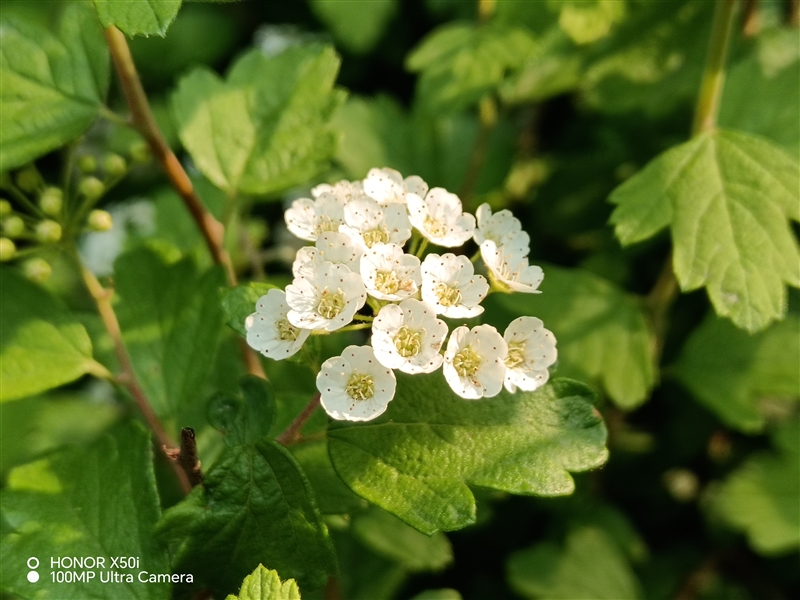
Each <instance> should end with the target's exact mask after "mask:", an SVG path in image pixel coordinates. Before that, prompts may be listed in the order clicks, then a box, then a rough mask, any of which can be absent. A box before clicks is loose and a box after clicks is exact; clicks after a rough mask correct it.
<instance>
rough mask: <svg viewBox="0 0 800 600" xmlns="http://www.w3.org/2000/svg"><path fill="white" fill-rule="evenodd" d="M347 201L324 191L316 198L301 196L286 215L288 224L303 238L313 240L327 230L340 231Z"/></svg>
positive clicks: (292, 230)
mask: <svg viewBox="0 0 800 600" xmlns="http://www.w3.org/2000/svg"><path fill="white" fill-rule="evenodd" d="M344 206H345V201H344V200H343V199H341V198H338V197H337V196H334V195H333V194H331V193H328V192H323V193H321V194H320V195H319V197H318V198H317V199H315V200H311V199H310V198H300V199H299V200H295V201H294V202H292V207H291V208H289V209H288V210H287V211H286V214H285V215H284V217H285V219H286V226H287V227H288V228H289V231H291V232H292V233H293V234H295V235H296V236H297V237H299V238H300V239H303V240H308V241H310V242H313V241H314V240H316V239H317V238H318V237H319V236H320V234H322V233H324V232H326V231H339V226H340V225H341V224H342V223H343V222H344Z"/></svg>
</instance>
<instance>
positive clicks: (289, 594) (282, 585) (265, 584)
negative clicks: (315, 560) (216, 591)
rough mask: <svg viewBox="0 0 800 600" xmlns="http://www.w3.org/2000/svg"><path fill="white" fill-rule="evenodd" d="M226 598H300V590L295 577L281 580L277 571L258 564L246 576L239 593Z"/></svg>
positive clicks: (249, 599) (284, 599)
mask: <svg viewBox="0 0 800 600" xmlns="http://www.w3.org/2000/svg"><path fill="white" fill-rule="evenodd" d="M225 600H300V590H299V589H298V587H297V583H296V582H295V580H294V579H289V580H287V581H281V578H280V576H279V575H278V572H277V571H271V570H270V569H267V568H265V567H264V565H258V566H257V567H256V570H255V571H253V572H252V573H250V575H248V576H247V577H245V578H244V581H243V582H242V587H241V589H240V590H239V595H238V596H234V595H233V594H231V595H229V596H228V597H227V598H226V599H225Z"/></svg>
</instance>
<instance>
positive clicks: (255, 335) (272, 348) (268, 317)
mask: <svg viewBox="0 0 800 600" xmlns="http://www.w3.org/2000/svg"><path fill="white" fill-rule="evenodd" d="M288 312H289V305H288V304H287V303H286V294H285V293H284V291H283V290H270V291H268V292H267V293H266V295H264V296H261V298H259V299H258V302H256V312H255V313H253V314H252V315H250V316H249V317H247V319H245V322H244V326H245V329H246V330H247V343H248V344H249V345H250V347H251V348H253V349H254V350H258V351H259V352H261V354H263V355H264V356H268V357H269V358H274V359H275V360H281V359H283V358H289V357H290V356H292V355H293V354H295V353H296V352H297V351H298V350H300V347H301V346H302V345H303V343H304V342H305V341H306V338H308V335H309V334H310V333H311V332H310V331H309V330H307V329H300V328H298V327H295V326H294V325H292V324H291V323H289V320H288V319H287V318H286V314H287V313H288Z"/></svg>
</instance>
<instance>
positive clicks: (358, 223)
mask: <svg viewBox="0 0 800 600" xmlns="http://www.w3.org/2000/svg"><path fill="white" fill-rule="evenodd" d="M344 220H345V223H344V224H343V225H342V226H341V227H340V228H339V231H341V232H342V233H346V234H347V235H349V236H350V239H352V240H353V242H355V243H356V244H357V245H358V246H360V247H362V248H364V249H368V248H372V246H373V245H374V244H377V243H378V242H380V243H383V244H388V243H390V242H391V243H392V244H397V245H398V246H402V245H403V244H405V243H406V242H407V241H408V238H410V237H411V223H409V222H408V214H407V213H406V208H405V206H403V205H402V204H389V205H387V206H381V205H380V204H378V202H377V201H376V200H373V199H372V198H367V197H363V198H356V199H355V200H352V201H350V202H348V203H347V206H345V209H344Z"/></svg>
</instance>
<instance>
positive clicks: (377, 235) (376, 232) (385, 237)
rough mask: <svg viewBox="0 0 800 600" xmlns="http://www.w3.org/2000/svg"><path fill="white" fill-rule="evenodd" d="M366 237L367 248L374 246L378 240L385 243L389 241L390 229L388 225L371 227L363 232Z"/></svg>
mask: <svg viewBox="0 0 800 600" xmlns="http://www.w3.org/2000/svg"><path fill="white" fill-rule="evenodd" d="M362 237H363V238H364V243H365V244H366V246H367V248H372V247H373V246H374V245H375V244H377V243H378V242H380V243H382V244H385V243H386V242H388V241H389V230H388V229H386V226H385V225H384V226H382V227H380V228H379V229H370V230H369V231H365V232H364V233H363V234H362Z"/></svg>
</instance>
